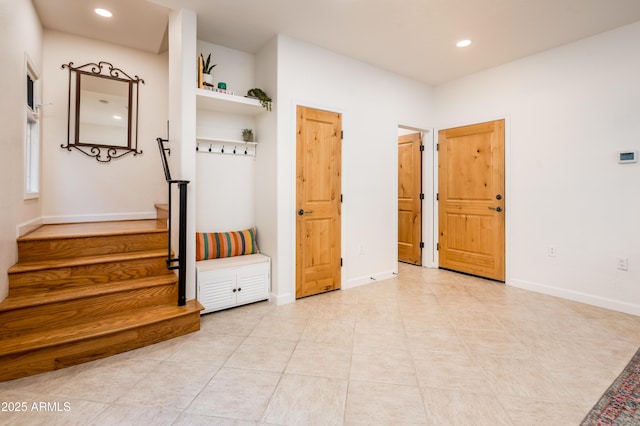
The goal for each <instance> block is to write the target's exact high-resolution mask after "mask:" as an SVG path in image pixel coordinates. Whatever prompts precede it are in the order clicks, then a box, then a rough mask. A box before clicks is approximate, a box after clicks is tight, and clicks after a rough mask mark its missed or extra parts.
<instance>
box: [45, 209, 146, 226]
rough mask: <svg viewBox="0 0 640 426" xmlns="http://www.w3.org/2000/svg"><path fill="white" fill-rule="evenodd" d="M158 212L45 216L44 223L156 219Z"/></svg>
mask: <svg viewBox="0 0 640 426" xmlns="http://www.w3.org/2000/svg"><path fill="white" fill-rule="evenodd" d="M156 218H157V215H156V212H155V211H153V212H131V213H109V214H106V213H105V214H90V215H68V216H43V217H42V223H43V224H45V225H48V224H56V223H78V222H109V221H114V220H143V219H156Z"/></svg>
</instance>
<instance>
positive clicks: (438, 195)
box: [436, 192, 440, 201]
mask: <svg viewBox="0 0 640 426" xmlns="http://www.w3.org/2000/svg"><path fill="white" fill-rule="evenodd" d="M436 201H440V193H439V192H438V193H437V194H436Z"/></svg>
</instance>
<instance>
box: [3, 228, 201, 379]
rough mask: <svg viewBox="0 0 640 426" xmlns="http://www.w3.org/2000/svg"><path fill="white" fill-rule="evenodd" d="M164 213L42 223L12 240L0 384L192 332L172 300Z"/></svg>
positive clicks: (195, 317)
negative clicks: (113, 219) (15, 245)
mask: <svg viewBox="0 0 640 426" xmlns="http://www.w3.org/2000/svg"><path fill="white" fill-rule="evenodd" d="M167 238H168V233H167V226H166V221H163V220H133V221H120V222H98V223H83V224H60V225H44V226H42V227H40V228H38V229H36V230H35V231H33V232H31V233H30V234H28V235H26V236H23V237H20V238H18V263H16V264H15V265H14V266H12V267H11V268H10V269H9V271H8V274H9V296H8V297H7V298H6V299H5V300H4V301H3V302H2V303H0V381H6V380H11V379H16V378H19V377H24V376H29V375H33V374H38V373H42V372H45V371H52V370H56V369H59V368H64V367H68V366H71V365H75V364H79V363H82V362H87V361H91V360H94V359H99V358H104V357H106V356H111V355H115V354H117V353H121V352H126V351H128V350H131V349H135V348H139V347H143V346H147V345H150V344H153V343H157V342H160V341H163V340H167V339H171V338H174V337H178V336H181V335H184V334H187V333H191V332H194V331H197V330H199V329H200V310H202V306H201V305H200V304H199V303H198V301H196V300H190V301H187V304H186V305H185V306H178V302H177V301H178V290H177V277H176V275H175V274H174V273H173V272H172V271H169V270H168V269H167V266H166V263H165V260H166V258H167Z"/></svg>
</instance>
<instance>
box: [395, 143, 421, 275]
mask: <svg viewBox="0 0 640 426" xmlns="http://www.w3.org/2000/svg"><path fill="white" fill-rule="evenodd" d="M421 145H422V137H421V135H420V133H412V134H410V135H402V136H399V137H398V260H399V261H400V262H406V263H412V264H414V265H420V264H421V257H422V256H421V253H422V250H421V247H420V245H421V243H422V200H421V194H422V151H421V150H420V147H421Z"/></svg>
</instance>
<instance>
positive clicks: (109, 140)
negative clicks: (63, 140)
mask: <svg viewBox="0 0 640 426" xmlns="http://www.w3.org/2000/svg"><path fill="white" fill-rule="evenodd" d="M62 68H68V69H69V118H68V122H67V130H68V133H67V144H66V145H60V146H61V147H62V148H66V149H68V150H69V151H71V148H75V149H77V150H78V151H80V152H82V153H83V154H85V155H87V156H89V157H94V158H95V159H96V160H98V161H99V162H102V163H106V162H109V161H111V160H112V159H113V158H119V157H122V156H124V155H126V154H129V153H133V155H138V154H142V151H139V150H138V90H139V89H138V87H139V83H144V80H142V79H140V78H139V77H138V76H135V77H133V78H132V77H130V76H129V75H128V74H127V73H125V72H124V71H122V70H121V69H119V68H115V67H114V66H113V65H111V64H110V63H109V62H98V63H97V64H96V63H89V64H85V65H82V66H80V67H74V66H73V62H69V63H68V64H63V65H62Z"/></svg>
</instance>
